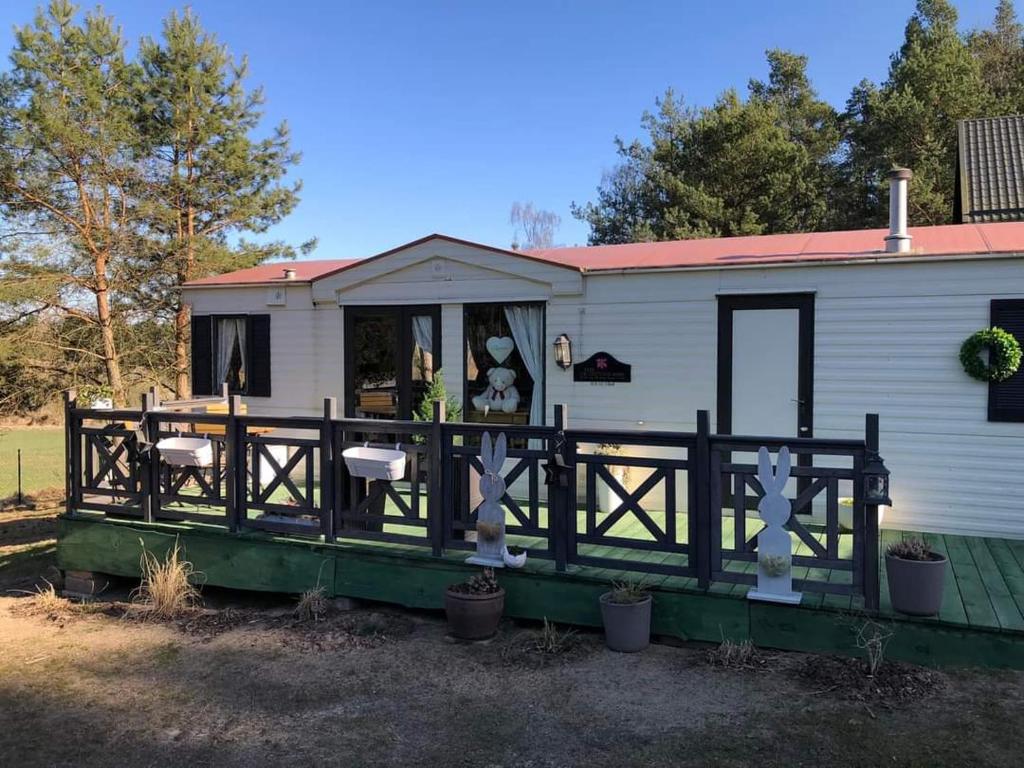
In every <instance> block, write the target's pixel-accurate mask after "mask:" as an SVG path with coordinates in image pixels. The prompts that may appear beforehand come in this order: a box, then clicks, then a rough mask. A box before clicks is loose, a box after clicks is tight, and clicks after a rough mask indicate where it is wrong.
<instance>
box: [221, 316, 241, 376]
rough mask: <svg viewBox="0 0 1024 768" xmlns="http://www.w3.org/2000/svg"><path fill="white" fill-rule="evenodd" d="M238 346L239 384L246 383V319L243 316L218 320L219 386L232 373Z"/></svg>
mask: <svg viewBox="0 0 1024 768" xmlns="http://www.w3.org/2000/svg"><path fill="white" fill-rule="evenodd" d="M236 346H237V347H238V359H239V361H240V366H239V376H238V384H239V385H240V386H244V385H245V321H244V320H242V319H241V318H228V319H226V320H218V321H217V381H216V382H214V383H215V384H216V385H217V387H218V388H219V387H220V385H221V384H223V383H224V382H226V381H227V380H228V376H229V375H230V373H231V358H232V356H233V354H234V351H235V347H236Z"/></svg>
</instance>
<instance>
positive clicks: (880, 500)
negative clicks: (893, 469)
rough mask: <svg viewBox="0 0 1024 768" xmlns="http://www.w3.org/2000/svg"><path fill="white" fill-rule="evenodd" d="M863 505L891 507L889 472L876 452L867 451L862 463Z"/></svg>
mask: <svg viewBox="0 0 1024 768" xmlns="http://www.w3.org/2000/svg"><path fill="white" fill-rule="evenodd" d="M864 503H865V504H874V505H877V506H886V507H891V506H892V499H890V498H889V470H888V469H886V467H885V461H884V460H883V459H882V457H881V456H879V455H878V451H870V450H869V451H868V452H867V456H866V457H865V461H864Z"/></svg>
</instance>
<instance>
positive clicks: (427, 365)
mask: <svg viewBox="0 0 1024 768" xmlns="http://www.w3.org/2000/svg"><path fill="white" fill-rule="evenodd" d="M412 338H413V341H415V342H416V346H417V347H419V348H420V352H422V353H423V361H422V362H423V367H422V370H421V371H420V379H421V380H423V381H430V379H431V374H432V372H433V370H434V318H433V317H431V316H430V315H413V317H412ZM415 364H416V360H415V357H414V358H413V365H415Z"/></svg>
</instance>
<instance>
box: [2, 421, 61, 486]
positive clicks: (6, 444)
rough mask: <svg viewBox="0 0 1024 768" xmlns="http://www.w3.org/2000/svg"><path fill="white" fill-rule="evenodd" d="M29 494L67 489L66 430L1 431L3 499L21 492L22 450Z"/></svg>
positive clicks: (51, 428)
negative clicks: (65, 465) (19, 467)
mask: <svg viewBox="0 0 1024 768" xmlns="http://www.w3.org/2000/svg"><path fill="white" fill-rule="evenodd" d="M19 448H20V449H21V473H22V475H21V483H22V490H23V491H24V492H25V493H32V492H34V491H40V490H42V489H44V488H53V487H54V486H59V487H63V486H64V430H63V429H62V428H60V427H48V428H44V427H36V428H32V429H25V428H19V427H10V428H8V427H0V499H3V498H7V497H8V496H13V495H14V494H15V493H17V492H18V449H19Z"/></svg>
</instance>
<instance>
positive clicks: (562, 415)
mask: <svg viewBox="0 0 1024 768" xmlns="http://www.w3.org/2000/svg"><path fill="white" fill-rule="evenodd" d="M568 427H569V409H568V408H567V407H566V405H565V404H564V403H556V404H555V430H556V433H555V438H554V440H555V444H554V450H553V451H552V458H554V456H555V455H557V454H560V455H561V457H562V461H564V463H565V466H566V467H568V466H570V460H574V459H575V457H574V456H569V455H568V453H569V452H568V446H567V443H566V440H565V431H566V429H568ZM565 476H566V478H569V482H575V481H576V475H575V473H574V472H573V473H570V472H566V473H565ZM570 514H576V510H574V509H569V488H568V487H567V486H566V485H564V484H563V482H556V483H554V484H553V485H550V486H548V517H549V520H548V530H549V531H550V534H551V535H552V536H553V537H554V545H555V570H556V571H564V570H565V568H566V564H567V563H568V560H569V515H570Z"/></svg>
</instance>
